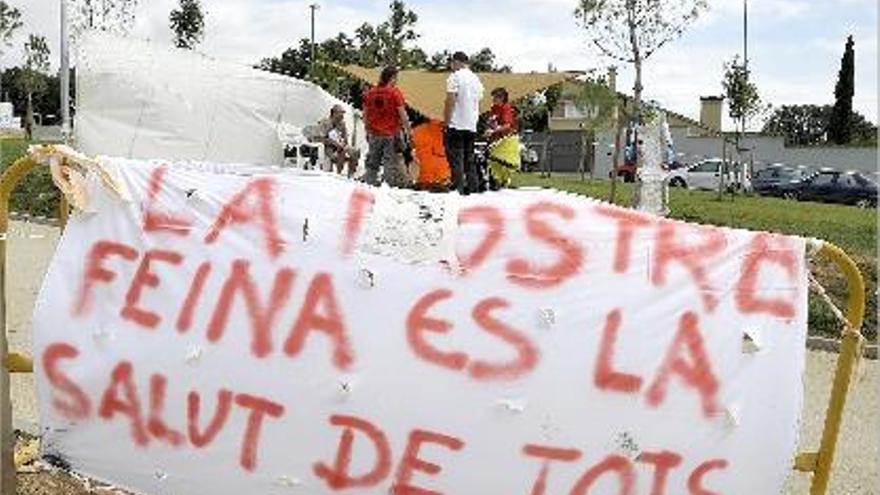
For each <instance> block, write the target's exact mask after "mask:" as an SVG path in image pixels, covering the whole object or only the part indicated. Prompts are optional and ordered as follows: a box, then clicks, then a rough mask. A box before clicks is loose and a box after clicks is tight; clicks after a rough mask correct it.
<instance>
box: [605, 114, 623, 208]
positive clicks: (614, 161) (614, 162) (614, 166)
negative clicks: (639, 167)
mask: <svg viewBox="0 0 880 495" xmlns="http://www.w3.org/2000/svg"><path fill="white" fill-rule="evenodd" d="M619 115H620V116H619V117H618V118H617V132H616V133H615V135H614V156H612V157H611V194H610V197H609V198H608V201H609V202H610V203H611V204H616V203H615V202H616V201H617V171H618V169H619V168H620V142H621V140H622V138H621V135H622V134H623V129H624V118H623V113H622V112H621V113H620V114H619Z"/></svg>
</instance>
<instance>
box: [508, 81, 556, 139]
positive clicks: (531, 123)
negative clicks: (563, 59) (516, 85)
mask: <svg viewBox="0 0 880 495" xmlns="http://www.w3.org/2000/svg"><path fill="white" fill-rule="evenodd" d="M561 96H562V85H561V84H557V85H555V86H550V87H549V88H547V89H545V90H544V91H541V92H540V93H536V94H534V95H531V96H529V97H526V98H523V99H521V100H520V101H518V102H516V110H517V114H518V115H519V119H520V120H521V121H522V126H521V127H522V128H523V129H528V130H531V131H534V132H545V131H547V129H549V127H550V121H549V120H550V118H549V116H550V114H551V113H553V109H555V108H556V105H557V104H558V103H559V98H560V97H561Z"/></svg>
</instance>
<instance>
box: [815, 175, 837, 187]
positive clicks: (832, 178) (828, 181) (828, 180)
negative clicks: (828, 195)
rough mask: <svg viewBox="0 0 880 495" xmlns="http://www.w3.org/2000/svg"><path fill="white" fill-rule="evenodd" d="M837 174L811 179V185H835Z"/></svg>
mask: <svg viewBox="0 0 880 495" xmlns="http://www.w3.org/2000/svg"><path fill="white" fill-rule="evenodd" d="M837 177H838V174H819V175H817V176H816V178H815V179H813V185H816V186H828V185H832V184H836V183H837Z"/></svg>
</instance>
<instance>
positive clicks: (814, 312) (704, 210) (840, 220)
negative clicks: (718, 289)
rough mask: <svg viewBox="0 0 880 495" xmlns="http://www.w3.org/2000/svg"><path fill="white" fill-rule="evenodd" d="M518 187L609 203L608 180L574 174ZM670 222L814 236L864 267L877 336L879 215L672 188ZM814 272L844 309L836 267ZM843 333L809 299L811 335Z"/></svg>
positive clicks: (869, 320) (525, 180)
mask: <svg viewBox="0 0 880 495" xmlns="http://www.w3.org/2000/svg"><path fill="white" fill-rule="evenodd" d="M514 184H515V185H516V186H540V187H547V188H554V189H559V190H563V191H570V192H573V193H577V194H583V195H585V196H590V197H593V198H598V199H603V200H608V198H609V194H610V190H611V183H610V182H609V181H599V180H589V179H587V180H586V181H581V180H580V176H578V175H574V174H554V175H553V176H552V177H551V178H542V177H540V176H539V175H538V174H519V175H517V176H516V177H515V179H514ZM633 192H634V190H633V186H632V184H618V194H617V201H616V202H617V203H618V204H629V203H630V201H631V198H632V196H633ZM669 209H670V211H671V213H670V215H669V216H670V217H672V218H676V219H679V220H686V221H688V222H695V223H702V224H711V225H719V226H725V227H736V228H744V229H749V230H761V231H769V232H779V233H783V234H792V235H798V236H803V237H815V238H819V239H823V240H826V241H829V242H832V243H834V244H836V245H838V246H840V247H841V248H842V249H843V250H844V251H846V252H847V254H849V255H850V256H851V257H852V258H853V259H854V260H855V261H856V263H857V264H858V265H859V268H860V269H861V270H862V274H863V275H864V276H865V282H866V283H867V294H868V311H867V314H866V315H865V325H864V329H863V331H864V333H865V335H867V336H868V337H869V338H871V339H876V337H877V210H875V209H860V208H857V207H854V206H842V205H830V204H821V203H811V202H798V201H791V200H785V199H780V198H768V197H762V196H736V197H734V198H731V197H730V196H728V195H725V196H724V198H723V199H721V200H719V199H718V194H717V193H715V192H711V191H689V190H683V189H675V188H673V189H671V190H670V193H669ZM814 273H815V274H816V277H817V279H818V280H819V282H820V283H821V284H822V285H823V286H824V287H825V288H826V289H828V291H829V292H830V293H831V294H832V296H833V297H834V299H835V300H836V301H837V302H838V306H839V307H843V306H844V301H845V297H846V280H845V279H844V278H843V277H842V275H841V274H840V273H839V271H838V270H837V269H836V267H835V266H833V265H831V264H829V263H824V262H822V261H820V262H818V263H816V266H815V270H814ZM839 331H840V327H839V325H837V324H836V321H835V320H834V316H833V315H832V313H831V312H830V311H829V310H828V309H827V308H826V307H825V305H824V303H823V302H822V301H821V300H820V299H819V298H818V297H811V298H810V333H811V334H821V335H825V336H836V335H837V334H838V333H839Z"/></svg>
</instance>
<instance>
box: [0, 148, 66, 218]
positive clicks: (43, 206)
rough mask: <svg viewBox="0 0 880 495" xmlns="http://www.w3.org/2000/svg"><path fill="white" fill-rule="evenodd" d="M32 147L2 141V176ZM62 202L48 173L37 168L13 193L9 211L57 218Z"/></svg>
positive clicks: (43, 169)
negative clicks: (59, 205) (59, 203)
mask: <svg viewBox="0 0 880 495" xmlns="http://www.w3.org/2000/svg"><path fill="white" fill-rule="evenodd" d="M29 144H30V143H28V142H27V141H25V140H22V139H5V140H0V169H2V170H0V172H5V171H6V169H7V168H9V166H10V165H12V164H13V163H14V162H15V160H17V159H19V158H20V157H22V156H23V155H24V154H25V153H26V152H27V147H28V145H29ZM60 198H61V196H60V192H59V191H58V189H57V188H56V187H55V184H54V183H53V182H52V174H51V173H49V169H48V168H46V167H38V168H37V169H35V170H32V171H31V172H30V173H28V174H27V175H26V176H25V177H24V178H23V179H22V180H21V182H19V184H18V186H17V187H16V188H15V190H14V191H12V196H11V198H10V200H9V211H10V212H15V213H26V214H29V215H32V216H42V217H53V218H54V217H57V216H58V202H59V200H60Z"/></svg>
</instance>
